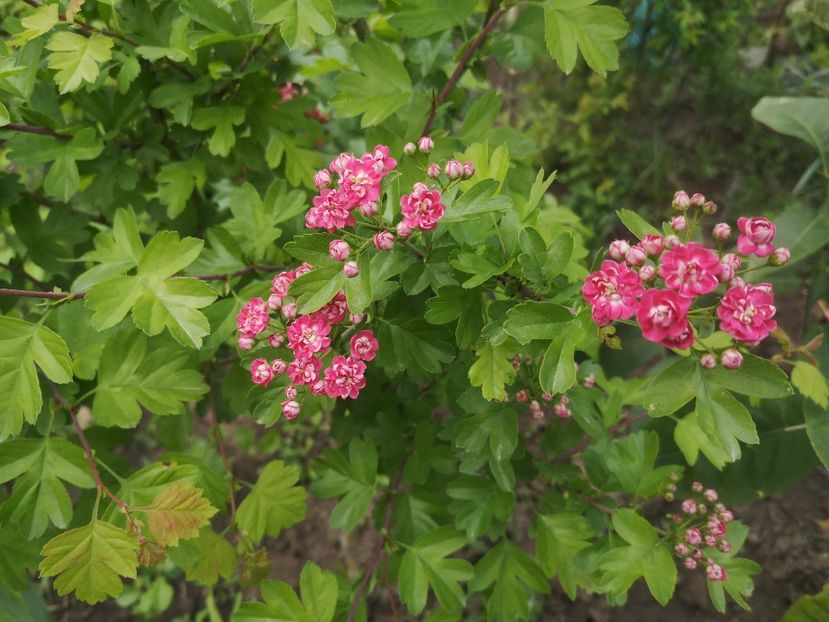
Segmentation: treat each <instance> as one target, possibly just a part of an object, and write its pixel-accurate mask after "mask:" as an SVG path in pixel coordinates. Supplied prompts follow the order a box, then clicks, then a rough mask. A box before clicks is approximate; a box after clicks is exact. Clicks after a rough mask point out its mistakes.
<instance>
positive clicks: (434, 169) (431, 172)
mask: <svg viewBox="0 0 829 622" xmlns="http://www.w3.org/2000/svg"><path fill="white" fill-rule="evenodd" d="M426 174H427V175H428V176H429V177H431V178H432V179H437V178H438V177H440V166H439V165H438V164H435V163H434V162H432V163H431V164H430V165H429V166H428V167H427V168H426Z"/></svg>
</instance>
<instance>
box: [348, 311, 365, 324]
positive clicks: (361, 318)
mask: <svg viewBox="0 0 829 622" xmlns="http://www.w3.org/2000/svg"><path fill="white" fill-rule="evenodd" d="M348 321H349V322H351V323H352V324H362V323H363V322H365V321H366V314H365V313H349V315H348Z"/></svg>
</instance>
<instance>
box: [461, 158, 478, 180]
mask: <svg viewBox="0 0 829 622" xmlns="http://www.w3.org/2000/svg"><path fill="white" fill-rule="evenodd" d="M474 176H475V165H474V164H472V162H464V163H463V178H464V179H469V178H470V177H474Z"/></svg>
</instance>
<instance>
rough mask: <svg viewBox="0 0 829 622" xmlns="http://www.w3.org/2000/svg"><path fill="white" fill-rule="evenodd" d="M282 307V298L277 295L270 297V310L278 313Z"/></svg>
mask: <svg viewBox="0 0 829 622" xmlns="http://www.w3.org/2000/svg"><path fill="white" fill-rule="evenodd" d="M281 306H282V296H277V295H276V294H271V295H270V296H268V308H270V310H271V311H276V310H277V309H279V308H280V307H281Z"/></svg>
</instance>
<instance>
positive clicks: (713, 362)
mask: <svg viewBox="0 0 829 622" xmlns="http://www.w3.org/2000/svg"><path fill="white" fill-rule="evenodd" d="M699 363H700V365H702V366H703V367H704V368H705V369H714V368H715V367H716V366H717V357H716V356H714V355H713V354H703V355H702V356H701V357H699Z"/></svg>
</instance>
